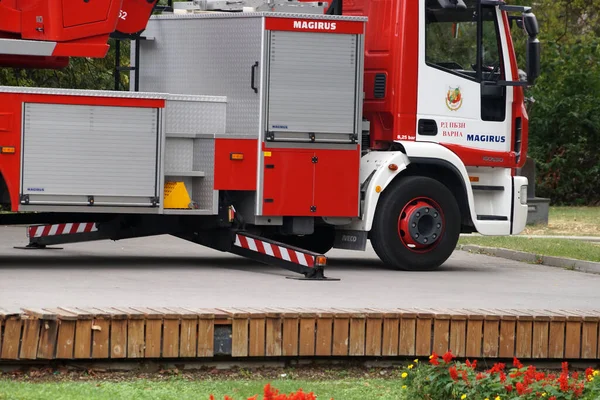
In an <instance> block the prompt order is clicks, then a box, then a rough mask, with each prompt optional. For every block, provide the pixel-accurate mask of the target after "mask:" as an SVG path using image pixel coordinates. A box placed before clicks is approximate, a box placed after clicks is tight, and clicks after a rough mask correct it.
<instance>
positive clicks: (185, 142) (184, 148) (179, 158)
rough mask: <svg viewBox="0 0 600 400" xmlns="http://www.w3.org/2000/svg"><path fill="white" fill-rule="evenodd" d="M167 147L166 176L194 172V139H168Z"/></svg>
mask: <svg viewBox="0 0 600 400" xmlns="http://www.w3.org/2000/svg"><path fill="white" fill-rule="evenodd" d="M165 147H166V149H165V174H167V175H168V174H169V173H170V172H187V171H192V167H193V164H194V140H193V139H183V138H169V137H168V138H167V140H166V145H165Z"/></svg>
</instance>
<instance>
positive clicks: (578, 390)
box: [573, 382, 584, 397]
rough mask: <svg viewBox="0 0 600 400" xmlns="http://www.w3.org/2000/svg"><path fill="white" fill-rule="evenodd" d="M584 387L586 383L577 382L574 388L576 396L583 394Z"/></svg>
mask: <svg viewBox="0 0 600 400" xmlns="http://www.w3.org/2000/svg"><path fill="white" fill-rule="evenodd" d="M583 389H584V383H583V382H580V383H578V384H576V385H575V387H574V388H573V394H574V395H575V396H577V397H579V396H581V395H582V394H583Z"/></svg>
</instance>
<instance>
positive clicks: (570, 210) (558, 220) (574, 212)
mask: <svg viewBox="0 0 600 400" xmlns="http://www.w3.org/2000/svg"><path fill="white" fill-rule="evenodd" d="M523 234H524V235H558V236H562V235H565V236H568V235H571V236H600V207H550V214H549V216H548V226H545V225H530V226H527V227H526V228H525V231H523Z"/></svg>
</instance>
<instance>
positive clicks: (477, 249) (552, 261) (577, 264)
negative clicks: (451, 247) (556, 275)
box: [457, 244, 600, 275]
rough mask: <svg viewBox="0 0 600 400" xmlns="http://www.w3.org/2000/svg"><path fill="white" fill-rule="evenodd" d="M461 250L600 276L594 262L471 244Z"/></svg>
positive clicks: (599, 267) (598, 265)
mask: <svg viewBox="0 0 600 400" xmlns="http://www.w3.org/2000/svg"><path fill="white" fill-rule="evenodd" d="M457 248H458V249H459V250H462V251H468V252H470V253H479V254H487V255H491V256H494V257H500V258H506V259H509V260H514V261H523V262H529V263H535V264H541V265H545V266H548V267H555V268H563V269H568V270H573V271H579V272H586V273H589V274H599V275H600V263H598V262H593V261H582V260H575V259H573V258H561V257H552V256H543V255H539V254H533V253H526V252H523V251H515V250H508V249H500V248H495V247H482V246H475V245H471V244H465V245H459V246H458V247H457Z"/></svg>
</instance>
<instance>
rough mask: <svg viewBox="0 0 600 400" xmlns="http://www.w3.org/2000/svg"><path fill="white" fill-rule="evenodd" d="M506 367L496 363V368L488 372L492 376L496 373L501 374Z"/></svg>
mask: <svg viewBox="0 0 600 400" xmlns="http://www.w3.org/2000/svg"><path fill="white" fill-rule="evenodd" d="M504 367H505V365H504V364H503V363H496V364H494V366H493V367H492V368H491V369H490V370H489V371H488V372H489V373H490V374H493V373H495V372H501V371H503V370H504Z"/></svg>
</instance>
